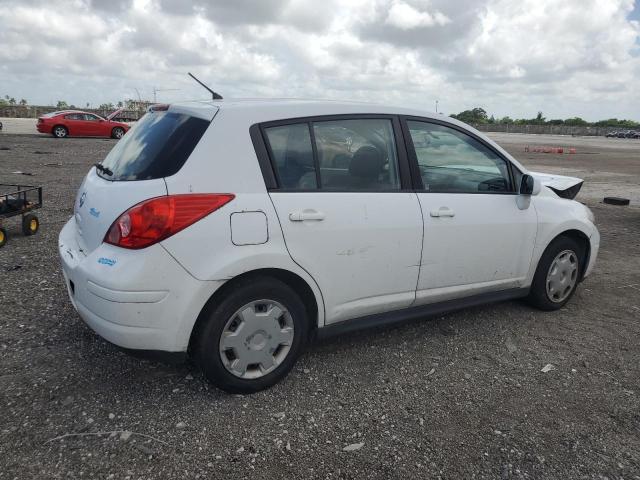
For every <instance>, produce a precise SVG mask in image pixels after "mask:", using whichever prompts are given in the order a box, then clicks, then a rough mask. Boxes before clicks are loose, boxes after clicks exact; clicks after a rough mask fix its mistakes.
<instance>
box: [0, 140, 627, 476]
mask: <svg viewBox="0 0 640 480" xmlns="http://www.w3.org/2000/svg"><path fill="white" fill-rule="evenodd" d="M495 138H497V139H498V141H499V142H500V143H502V145H503V146H505V147H506V148H507V149H508V150H509V151H511V152H512V153H513V154H514V155H515V156H516V157H517V158H519V159H521V160H522V161H523V162H524V163H525V164H526V165H528V166H529V167H530V168H532V169H534V170H538V171H553V172H557V173H565V174H575V175H579V176H581V177H584V178H585V179H586V180H587V182H586V184H585V187H584V191H583V192H582V193H581V195H580V197H579V199H581V200H582V201H584V202H585V203H587V204H588V205H589V206H590V207H591V208H592V209H593V210H594V212H595V214H596V217H597V221H598V224H599V227H600V231H601V233H602V247H601V251H600V257H599V260H598V264H597V268H596V270H595V272H594V274H593V276H592V277H591V278H589V279H588V280H587V281H585V283H583V284H582V285H581V287H580V288H579V290H578V292H577V294H576V296H575V297H574V299H573V300H572V301H571V303H570V304H569V305H568V306H567V307H566V308H565V309H563V310H562V311H559V312H555V313H542V312H538V311H535V310H532V309H531V308H529V307H528V306H526V305H524V304H522V303H520V302H507V303H502V304H496V305H490V306H486V307H482V308H474V309H468V310H465V311H461V312H458V313H455V314H450V315H447V316H444V317H439V318H435V319H433V318H432V319H425V320H424V321H420V322H414V323H411V324H406V325H402V326H398V327H395V328H387V329H378V330H373V331H367V332H361V333H357V334H352V335H349V336H347V337H344V338H334V339H331V340H325V341H323V342H322V343H318V344H316V345H314V346H313V347H312V348H311V349H310V351H309V352H308V353H307V354H306V355H304V356H303V357H302V358H301V361H300V362H299V364H298V365H297V367H296V368H295V370H294V371H293V372H292V373H291V375H289V377H288V378H287V379H286V380H285V381H284V382H282V383H281V384H279V385H278V386H276V387H275V388H273V389H271V390H269V391H266V392H262V393H259V394H256V395H253V396H244V397H243V396H233V395H227V394H224V393H222V392H220V391H217V390H215V389H213V388H211V387H209V386H208V384H207V383H206V382H205V381H203V380H202V378H201V377H200V375H199V374H198V372H197V371H195V370H193V369H192V368H191V367H189V366H188V365H181V366H166V365H162V364H157V363H153V362H148V361H141V360H137V359H135V358H131V357H129V356H127V355H125V354H123V353H121V352H120V351H118V350H117V349H116V348H114V347H113V346H111V345H109V344H107V343H106V342H105V341H103V340H101V339H100V338H99V337H97V336H96V335H95V334H93V333H92V332H91V331H90V330H89V328H88V327H86V326H85V325H84V324H83V323H82V321H81V320H80V318H79V317H78V315H77V314H76V313H75V311H74V310H73V308H72V307H71V305H70V303H69V301H68V299H67V294H66V291H65V288H64V285H63V282H62V276H61V273H60V269H59V266H58V259H57V252H56V238H57V234H58V231H59V230H60V228H61V227H62V225H63V223H64V222H65V221H66V220H67V218H69V217H70V216H71V214H72V204H73V198H74V193H75V191H76V189H77V187H78V185H79V183H80V181H81V179H82V177H83V176H84V174H85V172H86V171H87V170H88V168H89V166H90V165H91V164H92V163H94V162H96V161H99V160H101V159H102V158H103V157H104V155H105V154H106V152H107V151H108V150H109V149H110V148H111V147H112V146H113V145H114V141H113V140H96V139H66V140H55V139H52V138H49V137H38V136H28V135H11V134H6V133H4V134H0V179H1V180H2V183H8V182H21V183H25V182H26V183H35V184H42V185H44V187H45V193H46V196H45V201H46V207H45V208H44V209H43V210H41V214H40V218H41V232H40V233H39V234H38V235H36V236H35V237H29V238H26V237H22V236H21V235H19V233H18V227H17V226H16V224H15V222H12V223H10V235H11V237H10V239H9V243H8V244H7V246H6V247H5V248H3V249H2V250H0V478H1V479H5V478H6V479H12V478H20V479H21V478H102V479H107V478H108V479H111V478H114V479H122V478H129V479H139V478H145V479H146V478H226V477H232V476H233V478H252V479H255V478H381V479H386V478H450V479H462V478H487V479H510V478H530V479H540V478H545V479H569V478H589V479H591V478H593V479H604V478H609V479H614V478H615V479H622V478H624V479H632V478H635V479H640V349H639V340H640V322H639V320H640V235H639V234H640V206H639V205H640V197H639V186H640V142H637V141H630V140H622V139H620V140H618V139H611V140H609V139H607V140H605V139H572V138H570V137H569V138H566V137H564V138H563V137H555V138H551V137H550V138H543V137H533V136H524V135H512V136H511V135H510V136H506V135H496V136H495ZM534 143H535V144H540V145H542V144H544V145H549V146H574V147H576V148H577V151H578V153H577V154H576V155H571V156H569V155H563V156H554V155H544V154H533V153H529V154H525V153H524V152H523V148H524V145H526V144H529V145H532V144H534ZM15 171H22V172H27V173H32V174H33V175H32V176H25V175H21V174H14V173H12V172H15ZM603 192H606V193H608V194H618V195H626V196H628V197H631V198H632V199H633V203H632V205H631V206H630V207H614V206H609V205H604V204H602V203H600V200H601V198H602V195H603ZM547 364H552V365H554V366H555V369H554V370H551V371H549V372H547V373H543V372H542V371H541V369H542V368H543V367H544V366H545V365H547ZM96 432H115V433H112V434H105V435H94V434H95V433H96ZM123 432H124V433H123ZM127 432H135V433H127ZM70 433H74V434H78V433H81V434H83V435H81V436H73V437H66V438H60V436H63V435H65V434H70ZM360 443H363V445H362V447H361V448H360V449H357V450H353V451H344V450H343V449H344V447H345V446H348V445H352V444H360Z"/></svg>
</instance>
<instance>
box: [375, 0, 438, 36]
mask: <svg viewBox="0 0 640 480" xmlns="http://www.w3.org/2000/svg"><path fill="white" fill-rule="evenodd" d="M386 22H387V23H388V24H389V25H393V26H394V27H397V28H399V29H401V30H412V29H414V28H417V27H432V26H434V25H439V26H443V25H446V24H447V23H451V20H450V19H449V17H447V16H446V15H444V14H443V13H441V12H435V13H434V14H431V13H429V12H422V11H420V10H418V9H416V8H414V7H412V6H411V5H409V4H407V3H404V2H393V4H392V5H391V8H390V9H389V13H388V15H387V20H386Z"/></svg>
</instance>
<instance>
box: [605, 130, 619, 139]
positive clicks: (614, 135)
mask: <svg viewBox="0 0 640 480" xmlns="http://www.w3.org/2000/svg"><path fill="white" fill-rule="evenodd" d="M617 136H618V132H616V131H614V132H609V133H607V134H606V135H605V137H608V138H615V137H617Z"/></svg>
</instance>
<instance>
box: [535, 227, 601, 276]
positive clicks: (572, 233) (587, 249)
mask: <svg viewBox="0 0 640 480" xmlns="http://www.w3.org/2000/svg"><path fill="white" fill-rule="evenodd" d="M560 237H568V238H570V239H572V240H573V241H575V242H576V243H577V244H578V245H580V247H581V248H582V252H580V253H581V257H582V258H580V260H581V261H582V268H581V269H580V281H582V279H583V278H584V273H585V271H586V270H587V265H589V258H590V257H591V242H590V241H589V237H588V236H587V234H586V233H584V232H583V231H581V230H578V229H576V228H572V229H568V230H564V231H562V232H560V233H558V234H557V235H556V236H555V237H553V238H552V239H551V241H550V242H549V243H548V244H547V246H546V247H545V249H544V250H545V251H546V249H547V248H549V245H551V244H552V243H553V242H554V241H555V240H556V239H558V238H560Z"/></svg>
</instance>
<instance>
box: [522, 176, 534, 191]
mask: <svg viewBox="0 0 640 480" xmlns="http://www.w3.org/2000/svg"><path fill="white" fill-rule="evenodd" d="M535 183H536V182H535V180H534V179H533V177H532V176H531V175H527V174H525V175H523V176H522V180H521V181H520V195H533V190H534V187H535Z"/></svg>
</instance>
